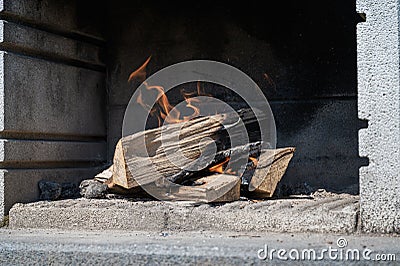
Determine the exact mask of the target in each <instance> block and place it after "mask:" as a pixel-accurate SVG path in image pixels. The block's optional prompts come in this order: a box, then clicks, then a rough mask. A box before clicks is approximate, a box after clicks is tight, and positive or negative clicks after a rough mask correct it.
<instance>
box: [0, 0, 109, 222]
mask: <svg viewBox="0 0 400 266" xmlns="http://www.w3.org/2000/svg"><path fill="white" fill-rule="evenodd" d="M80 2H83V1H77V0H76V1H74V0H72V1H70V0H62V1H54V0H18V1H15V0H2V1H0V217H2V216H3V214H5V213H7V212H8V210H9V209H10V207H11V206H12V205H13V204H14V203H16V202H29V201H34V200H37V199H38V196H39V191H38V185H37V182H38V181H39V180H41V179H46V180H53V181H57V182H78V181H79V180H81V179H83V178H87V177H91V176H92V175H93V174H94V173H96V172H97V171H98V170H99V169H98V167H100V166H101V165H102V164H103V163H104V162H105V160H106V134H107V132H106V110H107V109H106V97H105V95H106V89H105V69H106V68H105V64H104V59H103V58H102V54H103V50H104V48H103V47H104V40H103V39H104V38H103V36H102V33H101V27H100V25H101V23H99V21H98V20H96V18H95V17H94V16H95V15H94V14H93V13H92V11H93V10H91V7H90V6H89V5H88V3H86V4H84V3H80ZM89 2H90V1H89ZM94 13H95V12H94ZM100 15H101V14H97V16H100Z"/></svg>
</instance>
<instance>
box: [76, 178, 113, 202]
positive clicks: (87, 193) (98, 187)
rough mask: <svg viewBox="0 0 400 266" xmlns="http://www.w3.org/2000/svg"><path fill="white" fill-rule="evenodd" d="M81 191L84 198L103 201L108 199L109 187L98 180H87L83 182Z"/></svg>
mask: <svg viewBox="0 0 400 266" xmlns="http://www.w3.org/2000/svg"><path fill="white" fill-rule="evenodd" d="M79 189H80V194H81V196H82V197H85V198H87V199H101V198H105V197H106V194H107V190H108V186H107V185H106V184H103V183H100V182H98V181H96V180H93V179H87V180H83V181H82V182H81V184H80V185H79Z"/></svg>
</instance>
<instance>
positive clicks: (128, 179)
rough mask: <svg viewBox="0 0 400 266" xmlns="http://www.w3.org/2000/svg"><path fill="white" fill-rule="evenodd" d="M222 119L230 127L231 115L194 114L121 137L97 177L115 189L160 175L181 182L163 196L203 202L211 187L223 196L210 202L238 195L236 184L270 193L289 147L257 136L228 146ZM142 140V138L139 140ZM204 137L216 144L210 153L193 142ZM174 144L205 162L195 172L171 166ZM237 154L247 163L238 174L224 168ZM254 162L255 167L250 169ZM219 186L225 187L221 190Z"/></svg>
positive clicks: (149, 182)
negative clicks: (274, 146)
mask: <svg viewBox="0 0 400 266" xmlns="http://www.w3.org/2000/svg"><path fill="white" fill-rule="evenodd" d="M249 121H250V122H253V120H252V119H249V118H247V119H244V122H245V123H247V124H249V123H250V122H249ZM222 124H224V125H225V127H226V126H233V127H234V126H235V123H234V122H233V119H232V117H230V116H229V114H224V115H214V116H209V117H200V118H196V119H193V120H191V121H188V122H185V125H184V126H182V124H181V123H177V124H168V125H166V126H164V127H162V128H161V127H160V128H155V129H149V130H146V131H143V132H138V133H136V134H133V135H129V136H126V137H124V138H122V139H121V140H120V141H119V142H118V144H117V146H116V150H115V155H114V160H113V166H112V167H111V168H109V169H108V170H107V171H106V172H104V173H103V174H102V175H99V176H98V178H97V179H103V180H104V177H110V176H111V177H110V178H109V179H108V180H107V181H106V183H107V184H108V186H109V188H111V189H114V190H115V188H118V189H117V190H119V191H121V190H126V191H128V190H130V191H136V188H139V187H140V186H142V187H144V188H146V187H149V186H150V187H151V186H157V184H158V183H159V182H160V180H162V182H165V180H167V181H169V182H173V183H176V184H181V185H182V186H180V187H179V189H176V190H175V191H174V193H172V194H171V195H170V196H168V197H167V198H168V199H171V200H194V201H200V202H209V199H210V194H212V193H216V192H217V193H220V194H219V195H223V196H222V197H220V198H218V199H217V200H214V201H232V200H236V199H238V198H239V197H240V185H242V187H246V188H247V189H249V190H250V192H249V195H256V196H257V197H260V196H261V197H271V196H272V194H273V192H274V190H275V187H276V185H277V183H278V182H279V180H280V179H281V177H282V176H283V174H284V172H285V170H286V167H287V165H288V163H289V161H290V159H291V157H292V156H293V152H294V148H285V149H278V150H263V149H262V143H261V142H260V141H255V142H250V143H247V144H244V145H240V146H236V147H229V145H228V146H227V141H226V139H225V135H224V130H225V127H224V126H223V125H222ZM175 132H179V140H178V141H177V139H176V138H175V137H173V134H175ZM161 136H162V138H163V143H162V145H161ZM143 139H144V140H145V143H141V142H142V141H143ZM204 139H208V141H209V142H210V143H205V145H206V146H207V145H211V142H217V143H218V144H217V146H218V147H217V150H218V151H217V152H216V153H215V154H214V153H212V154H209V155H208V154H202V150H201V149H200V148H199V147H198V144H199V141H200V140H204ZM203 144H204V143H203ZM178 147H179V148H180V152H182V153H183V154H185V156H186V157H187V158H191V159H196V158H200V162H203V163H206V164H207V165H208V166H207V167H205V168H204V169H201V170H198V171H190V170H184V169H181V168H180V167H178V166H177V165H176V162H177V161H178V163H179V160H181V158H180V157H179V156H176V154H175V153H174V152H173V151H174V150H176V149H177V148H178ZM171 151H172V152H171ZM167 153H169V155H167ZM231 158H232V159H231ZM243 158H245V159H246V162H247V161H248V163H247V166H246V170H245V171H244V173H243V175H242V177H241V178H240V176H239V175H238V174H237V173H236V172H235V170H232V169H224V167H225V166H226V164H227V163H228V162H229V161H230V160H232V161H233V160H238V159H243ZM171 159H172V161H174V163H172V162H171ZM257 165H258V168H259V170H257V171H255V168H256V166H257ZM131 169H134V172H133V171H131ZM154 169H156V170H157V171H156V172H155V171H154ZM111 172H112V174H111ZM215 173H218V174H215ZM227 173H230V174H227ZM164 179H165V180H164ZM224 187H229V189H227V191H223V190H224ZM221 193H222V194H221Z"/></svg>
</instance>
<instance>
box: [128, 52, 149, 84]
mask: <svg viewBox="0 0 400 266" xmlns="http://www.w3.org/2000/svg"><path fill="white" fill-rule="evenodd" d="M150 59H151V56H149V58H147V60H146V61H145V62H144V63H143V65H141V66H140V67H139V68H138V69H136V70H135V71H133V72H132V73H131V74H130V75H129V78H128V82H130V81H132V80H134V79H136V80H139V81H140V82H143V81H145V80H146V76H147V73H146V67H147V65H148V64H149V62H150Z"/></svg>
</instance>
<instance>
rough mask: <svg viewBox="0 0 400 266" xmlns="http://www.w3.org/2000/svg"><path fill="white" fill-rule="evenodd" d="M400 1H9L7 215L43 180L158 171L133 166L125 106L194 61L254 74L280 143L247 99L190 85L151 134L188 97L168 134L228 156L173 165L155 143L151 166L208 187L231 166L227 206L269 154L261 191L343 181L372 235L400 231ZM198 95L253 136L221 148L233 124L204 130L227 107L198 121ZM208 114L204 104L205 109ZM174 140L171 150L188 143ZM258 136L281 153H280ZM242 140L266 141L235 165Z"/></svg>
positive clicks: (126, 181) (156, 112)
mask: <svg viewBox="0 0 400 266" xmlns="http://www.w3.org/2000/svg"><path fill="white" fill-rule="evenodd" d="M262 6H265V7H266V8H264V7H262ZM398 8H399V3H398V1H394V0H384V1H378V0H365V1H361V0H360V1H357V3H356V1H349V0H343V1H316V0H310V1H266V3H264V5H260V4H259V3H258V2H256V1H254V2H246V3H236V2H234V1H222V2H218V1H217V2H210V1H200V2H198V1H197V2H188V3H183V4H181V3H180V4H178V3H171V2H165V3H156V2H151V1H150V2H149V1H127V0H114V1H77V0H62V1H59V0H0V10H1V11H0V19H1V25H0V29H1V43H0V50H1V53H0V56H1V59H0V60H1V61H0V62H1V66H0V125H1V128H0V130H1V132H0V134H1V146H0V158H1V162H0V163H1V171H0V217H3V216H5V215H7V214H8V213H9V210H10V209H11V207H12V206H13V205H14V204H15V203H27V202H33V201H37V200H39V197H40V190H39V185H38V184H39V182H40V181H47V182H54V183H58V184H63V183H64V185H65V184H69V185H71V186H74V185H75V186H78V185H79V184H80V183H81V181H82V180H86V179H94V177H95V176H96V175H97V174H99V173H101V172H102V171H104V170H106V169H107V168H108V169H109V170H108V172H107V171H106V172H105V174H104V175H103V176H99V177H98V178H97V179H96V180H101V182H102V183H105V184H107V185H108V188H109V189H112V188H116V187H117V191H119V192H120V191H121V189H122V191H124V190H131V192H132V189H134V188H138V187H140V182H139V181H138V180H139V179H138V176H141V178H142V179H140V180H142V181H143V180H146V181H145V182H144V183H145V184H149V183H151V182H156V181H155V179H154V180H153V179H152V180H151V182H150V181H148V179H146V178H148V177H149V176H151V172H150V170H148V169H146V168H144V165H145V164H140V163H139V161H140V160H139V159H138V158H139V157H140V156H139V155H137V154H136V155H135V156H136V157H135V156H131V157H129V156H128V157H129V158H128V157H127V156H125V155H126V153H127V151H128V150H129V149H130V148H129V147H131V148H132V147H134V146H135V145H136V143H135V142H134V141H135V139H134V137H130V139H129V136H132V134H129V135H126V134H124V132H123V131H124V130H123V120H124V114H125V112H126V110H127V108H128V106H129V104H130V101H133V100H135V101H136V103H138V104H139V105H141V106H142V107H143V106H144V107H146V104H147V103H146V101H145V100H146V99H145V97H143V99H142V98H140V99H138V98H133V95H134V93H135V92H138V90H139V89H140V86H144V85H143V84H144V83H143V82H145V79H146V77H149V76H151V75H153V74H155V73H158V72H159V71H161V70H163V69H165V68H167V67H170V66H173V65H176V64H179V63H182V62H189V61H196V60H200V61H212V62H218V63H222V64H225V65H228V66H232V67H234V68H235V69H238V70H240V71H241V72H243V73H245V74H246V75H247V76H248V77H249V78H251V80H252V81H254V82H255V84H257V86H258V87H259V88H260V91H261V92H262V95H263V97H265V98H266V99H267V100H268V105H269V106H270V108H271V109H270V110H271V114H273V118H272V119H273V121H274V123H275V125H276V132H274V133H276V135H274V136H275V137H276V138H275V139H276V143H274V144H273V145H271V146H268V145H270V144H271V143H269V144H267V143H266V142H263V141H261V139H260V138H259V136H260V135H259V132H260V131H262V130H261V129H260V128H257V127H253V125H252V124H251V123H252V122H254V121H253V120H252V117H253V116H254V115H257V111H255V109H254V110H252V111H251V112H250V113H251V115H250V116H246V114H248V110H249V109H248V106H246V104H245V101H244V100H243V98H241V97H240V95H238V94H235V93H232V91H231V90H230V88H227V87H226V86H222V85H221V84H213V83H212V82H195V81H193V82H188V83H187V84H181V85H179V86H177V87H176V89H175V90H171V91H170V92H169V93H166V94H162V93H161V94H157V93H156V94H155V95H158V96H157V97H158V99H160V98H163V97H164V96H162V95H165V97H167V98H168V101H167V102H160V101H158V105H157V106H158V107H157V106H156V107H154V108H155V109H154V108H153V107H152V106H150V108H148V109H147V111H148V112H149V119H148V121H147V122H146V123H147V124H146V127H145V128H144V129H143V132H144V133H143V134H145V138H146V140H149V139H151V140H152V141H153V143H155V138H156V137H154V134H156V133H154V132H156V131H157V130H159V129H161V128H163V127H162V125H161V122H165V121H167V122H168V118H166V116H167V115H168V113H169V112H170V109H168V108H169V107H168V106H169V105H170V106H175V105H176V104H178V103H179V102H184V103H185V108H189V109H190V112H189V111H188V112H189V113H188V114H184V113H182V114H180V115H179V116H177V117H175V118H176V119H177V120H178V121H177V122H178V123H172V122H171V121H170V122H171V123H167V124H166V125H164V126H165V127H167V131H168V129H171V128H174V127H177V125H180V123H182V124H184V123H183V122H185V123H186V130H187V131H186V135H185V136H186V140H187V142H190V141H192V140H193V139H195V140H196V141H197V142H196V143H195V144H196V145H197V144H198V142H200V137H199V136H202V137H204V138H211V139H213V140H217V139H218V141H219V142H218V143H217V146H216V147H217V148H216V151H215V152H216V153H217V154H218V152H220V153H219V156H220V157H214V156H212V157H207V158H206V159H207V160H208V164H207V167H206V168H202V169H203V170H201V171H203V172H201V171H200V170H199V171H180V170H179V171H177V170H176V169H175V168H174V167H173V166H172V165H169V164H167V163H166V161H164V160H163V159H162V160H161V159H160V160H159V158H158V157H157V155H159V154H160V153H158V152H159V151H160V150H158V149H154V154H152V155H151V156H150V157H151V158H152V159H153V160H152V162H153V164H154V165H156V166H155V167H156V168H157V169H159V170H160V169H161V170H160V171H161V172H162V173H167V174H166V176H167V177H168V178H167V179H168V181H169V182H172V183H176V184H179V185H182V186H184V187H186V188H185V189H188V187H193V188H196V189H197V190H196V191H197V192H199V191H201V189H200V190H199V189H198V188H199V187H201V186H207V184H209V183H210V182H211V181H210V180H211V179H213V178H214V177H215V176H218V175H227V176H229V177H228V179H229V178H232V179H230V180H232V182H231V183H232V184H233V185H232V186H231V187H230V188H231V189H233V190H235V191H236V192H235V191H234V192H232V191H231V190H229V191H225V192H224V193H222V194H219V195H220V196H222V195H228V196H229V197H230V198H229V199H228V198H227V197H225V198H223V199H222V200H221V199H220V201H231V200H236V199H238V198H239V197H240V195H239V194H240V189H242V196H243V195H245V196H249V197H251V195H250V194H251V193H250V194H246V193H245V194H243V189H247V187H246V186H249V185H251V184H252V182H254V180H255V179H253V181H252V179H251V178H248V179H246V178H243V177H242V178H241V180H239V176H240V175H239V174H238V173H246V171H251V170H254V168H256V167H257V164H259V163H262V160H261V159H260V158H261V157H263V156H264V157H265V158H267V159H265V160H266V163H265V165H268V167H269V166H270V167H271V168H272V169H274V170H276V171H278V170H279V169H278V168H279V167H280V170H279V175H276V176H275V177H274V178H272V177H270V179H268V180H269V182H272V183H273V185H272V186H271V187H268V189H269V190H266V189H264V190H263V188H262V187H261V186H260V187H259V186H256V187H255V188H254V189H255V191H257V192H258V194H257V195H258V196H259V197H260V196H261V198H263V199H264V198H265V197H266V195H268V197H271V196H272V194H273V193H274V192H275V187H276V186H278V190H279V191H278V192H279V193H281V195H283V194H285V195H289V194H296V193H302V192H304V191H308V192H309V193H311V192H315V191H317V190H318V189H325V190H326V191H328V192H337V193H340V192H343V191H346V192H348V193H350V194H353V195H359V196H360V206H361V209H360V210H361V212H360V221H361V228H362V229H363V230H364V231H367V232H369V231H375V232H399V228H400V225H399V223H400V216H399V213H400V209H399V208H400V187H399V184H400V175H399V159H400V158H399V154H400V151H399V147H400V139H399V135H400V131H399V130H400V129H399V121H400V117H399V114H400V111H399V108H400V107H399V99H400V97H399V93H400V89H399V88H400V86H399V84H400V83H399V56H398V53H399V39H398V35H399V13H398ZM377 47H378V48H379V49H378V48H377ZM144 63H145V64H144ZM144 69H145V71H144ZM138 70H143V71H142V72H140V71H139V72H137V71H138ZM152 85H154V86H156V85H162V84H152ZM199 88H200V89H199ZM145 89H146V88H145ZM242 89H244V90H250V89H247V88H242ZM155 91H156V90H153V91H152V92H155ZM199 91H202V93H200V92H199ZM193 93H195V95H194V94H193ZM194 96H203V97H209V98H210V97H211V98H216V99H218V100H219V101H222V102H223V103H225V104H228V105H229V106H231V107H232V110H234V111H235V113H236V114H239V116H238V117H239V118H241V120H243V121H244V124H245V126H246V127H247V131H248V133H249V138H250V139H249V140H248V141H246V142H243V143H242V146H240V145H237V146H234V145H231V143H225V139H224V137H223V136H224V135H223V134H224V133H223V132H222V131H223V130H225V129H226V128H222V129H221V128H218V130H220V129H221V130H220V131H218V132H217V131H212V132H211V133H212V134H211V133H210V131H207V129H208V127H210V128H216V127H217V126H216V125H219V124H221V123H222V122H224V121H225V120H224V119H226V117H228V118H229V116H230V112H228V111H226V112H210V113H209V114H207V115H206V116H204V115H203V116H200V117H196V118H194V117H193V118H194V119H192V117H190V115H193V114H195V113H196V112H197V109H195V108H197V107H199V106H200V105H201V104H200V103H198V102H195V101H190V99H191V98H192V97H194ZM131 99H133V100H131ZM139 100H142V102H140V101H139ZM163 106H164V109H163ZM165 106H167V107H165ZM264 106H265V105H264ZM157 108H158V109H157ZM144 109H145V108H144ZM205 109H207V110H210V108H203V109H201V108H200V110H205ZM166 110H167V111H168V112H166ZM246 112H247V113H246ZM163 115H164V117H163ZM183 117H187V119H183ZM222 117H223V118H222ZM249 117H250V118H249ZM170 119H171V118H170ZM246 119H248V120H246ZM268 119H271V117H269V118H268ZM181 120H182V121H181ZM228 120H229V119H228ZM246 121H251V123H250V122H249V123H247V122H246ZM268 121H272V120H268ZM134 122H135V121H131V123H134ZM124 124H125V121H124ZM227 124H228V125H229V127H230V126H231V125H234V124H235V123H234V121H233V120H229V123H227ZM250 124H251V125H250ZM183 130H185V127H184V129H183ZM216 132H217V133H216ZM135 133H137V132H135ZM197 133H198V134H197ZM203 133H204V134H203ZM152 134H153V135H152ZM157 134H158V133H157ZM201 134H203V135H201ZM257 134H258V135H257ZM135 136H136V135H135ZM187 136H191V137H192V138H190V139H189V138H188V137H187ZM216 136H218V137H216ZM257 136H258V137H257ZM196 137H197V138H199V139H196ZM180 140H185V137H182V138H181V139H180ZM173 143H174V142H169V145H170V146H169V147H173V146H174V145H178V144H177V143H179V142H176V143H174V144H173ZM195 144H193V145H192V144H190V145H189V144H188V146H187V147H186V150H185V152H186V155H187V156H188V157H190V158H198V157H199V153H198V152H196V150H195V146H196V145H195ZM203 144H204V143H203ZM206 144H207V143H206ZM264 144H265V145H267V146H268V148H269V151H271V150H274V153H272V155H271V154H268V152H266V150H265V149H263V148H265V147H264V146H263V145H264ZM275 144H276V145H275ZM124 145H125V146H124ZM218 145H220V146H218ZM243 145H245V146H243ZM246 145H247V146H246ZM257 145H258V146H257ZM178 146H179V145H178ZM206 146H207V145H205V146H204V147H206ZM148 147H149V146H148ZM157 147H158V146H157ZM196 147H197V146H196ZM238 147H239V148H238ZM243 147H245V148H243ZM255 147H256V148H255ZM257 147H262V148H259V149H258V148H257ZM241 148H243V149H244V150H245V151H246V152H247V154H249V153H248V152H249V151H251V150H252V149H253V150H254V149H256V150H257V152H255V153H254V154H253V155H254V156H251V154H250V156H247V157H246V158H245V164H246V169H244V168H243V169H241V170H240V169H239V168H238V169H234V168H229V167H227V165H228V163H230V162H232V161H233V160H232V159H231V155H232V154H234V153H235V151H236V150H237V149H241ZM294 148H295V150H296V151H294ZM171 149H172V148H171ZM117 152H119V153H120V154H118V153H117ZM162 152H164V151H162ZM121 154H122V155H121ZM278 155H279V156H281V157H279V156H278ZM118 156H119V157H118ZM134 157H135V158H134ZM154 157H157V158H158V159H157V158H156V159H154ZM292 157H293V158H292ZM118 158H119V159H118ZM215 158H217V159H215ZM282 158H285V160H284V161H282V160H281V161H279V159H282ZM206 159H204V160H206ZM116 160H119V161H118V162H117V164H116ZM125 160H126V161H125ZM129 160H130V161H129ZM157 160H158V161H157ZM155 161H156V163H154V162H155ZM289 161H290V163H289ZM121 162H122V166H121ZM274 162H279V167H278V166H276V165H275V166H274ZM111 165H112V167H111V168H109V167H110V166H111ZM129 165H134V166H133V167H137V166H138V165H139V166H142V168H136V169H135V172H136V175H137V176H136V177H137V179H135V177H134V176H132V168H129ZM116 167H122V168H123V170H121V169H122V168H118V169H117V168H116ZM125 167H127V168H125ZM252 167H253V168H252ZM274 167H275V168H274ZM286 167H287V169H286ZM116 169H117V170H118V171H119V174H118V175H116V174H115V173H116V171H117V170H116ZM204 169H205V170H204ZM206 172H207V173H206ZM113 174H114V175H113ZM270 174H271V173H270ZM283 174H284V175H283ZM266 175H267V174H265V175H263V177H260V178H261V179H262V180H264V178H265V176H266ZM232 176H234V177H235V178H233V177H232ZM238 180H239V181H238ZM271 180H272V181H271ZM96 182H97V181H96ZM135 182H136V183H135ZM196 182H197V183H196ZM246 182H247V183H246ZM228 183H229V182H228ZM278 183H279V184H278ZM263 184H264V187H265V186H266V184H265V182H264V183H263ZM102 185H103V184H102ZM258 185H260V184H258ZM270 185H271V183H268V186H270ZM65 186H67V185H65ZM217 187H223V185H221V184H219V185H217ZM284 190H285V191H284ZM249 191H250V190H249ZM249 191H248V192H249ZM251 191H253V190H251ZM114 192H115V191H114ZM125 192H126V191H125ZM197 192H196V193H197ZM228 192H229V193H228ZM190 193H192V192H190ZM190 193H189V194H188V191H187V190H184V191H183V192H182V193H181V194H179V195H183V196H182V199H184V200H190V199H191V198H190V196H189V197H188V196H187V195H190ZM193 193H194V192H193ZM199 193H200V192H199ZM122 194H124V193H122ZM176 195H177V194H175V196H176ZM196 195H197V196H196V197H192V198H196V199H201V200H200V201H202V202H210V201H214V200H217V199H216V198H213V200H210V198H207V197H208V196H207V195H204V194H201V193H200V194H196ZM253 196H254V195H253ZM167 198H168V197H167ZM162 199H164V198H162Z"/></svg>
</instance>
